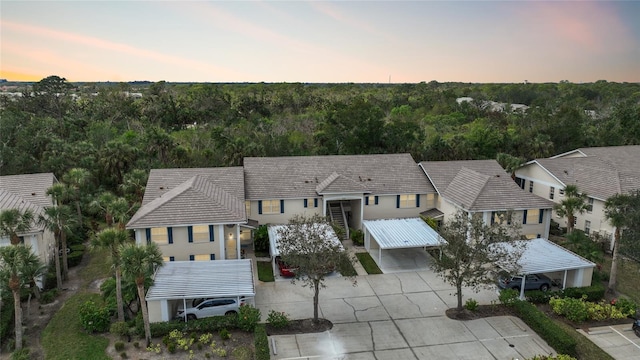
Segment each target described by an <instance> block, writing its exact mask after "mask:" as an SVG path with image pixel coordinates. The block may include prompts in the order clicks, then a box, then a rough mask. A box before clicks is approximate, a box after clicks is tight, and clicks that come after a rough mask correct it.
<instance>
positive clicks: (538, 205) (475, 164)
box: [420, 160, 553, 211]
mask: <svg viewBox="0 0 640 360" xmlns="http://www.w3.org/2000/svg"><path fill="white" fill-rule="evenodd" d="M420 165H422V167H423V168H424V169H425V172H426V173H427V175H428V176H429V178H430V179H431V180H432V181H433V182H434V185H435V187H436V189H437V190H438V191H439V193H440V195H441V196H442V197H443V198H445V199H447V200H448V201H451V202H453V203H454V204H456V205H458V206H460V207H462V208H464V209H466V210H469V211H489V210H522V209H548V208H552V207H553V203H552V202H551V201H549V200H547V199H543V198H541V197H539V196H537V195H534V194H531V193H529V192H526V191H523V190H522V189H520V187H518V185H516V183H515V182H514V181H513V180H512V179H511V176H510V175H509V174H508V173H507V172H506V171H504V169H502V167H501V166H500V164H498V162H497V161H495V160H464V161H423V162H421V163H420Z"/></svg>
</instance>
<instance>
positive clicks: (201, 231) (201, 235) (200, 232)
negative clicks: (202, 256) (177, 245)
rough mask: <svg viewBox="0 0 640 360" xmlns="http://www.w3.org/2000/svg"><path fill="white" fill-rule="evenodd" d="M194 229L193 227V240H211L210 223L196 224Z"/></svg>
mask: <svg viewBox="0 0 640 360" xmlns="http://www.w3.org/2000/svg"><path fill="white" fill-rule="evenodd" d="M192 229H193V242H205V241H209V226H208V225H194V226H193V227H192Z"/></svg>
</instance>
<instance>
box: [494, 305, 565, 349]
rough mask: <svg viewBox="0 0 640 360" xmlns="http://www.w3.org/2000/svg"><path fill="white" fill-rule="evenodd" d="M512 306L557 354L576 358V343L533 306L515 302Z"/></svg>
mask: <svg viewBox="0 0 640 360" xmlns="http://www.w3.org/2000/svg"><path fill="white" fill-rule="evenodd" d="M501 295H502V294H501ZM512 306H513V308H514V309H515V310H516V312H517V313H518V315H519V317H520V318H521V319H522V321H524V322H525V323H526V324H527V325H529V327H531V329H532V330H533V331H535V332H536V333H538V335H540V337H541V338H542V339H544V340H545V341H546V342H547V343H548V344H549V345H550V346H551V347H553V348H554V349H555V350H556V352H557V353H559V354H568V355H571V356H576V341H575V340H574V339H573V338H572V337H571V336H570V335H569V334H567V333H566V332H565V330H564V329H563V328H561V327H559V326H558V325H557V324H556V323H554V322H553V320H551V319H549V317H547V315H545V314H544V313H543V312H541V311H540V310H538V308H536V307H535V306H534V305H533V304H531V303H528V302H526V301H520V300H515V301H514V302H513V303H512Z"/></svg>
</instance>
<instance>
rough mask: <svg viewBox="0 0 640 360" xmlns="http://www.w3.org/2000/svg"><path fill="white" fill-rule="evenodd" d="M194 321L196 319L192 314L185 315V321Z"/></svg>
mask: <svg viewBox="0 0 640 360" xmlns="http://www.w3.org/2000/svg"><path fill="white" fill-rule="evenodd" d="M196 319H198V318H197V317H196V316H195V315H193V314H189V315H187V320H196Z"/></svg>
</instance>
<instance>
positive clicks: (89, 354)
mask: <svg viewBox="0 0 640 360" xmlns="http://www.w3.org/2000/svg"><path fill="white" fill-rule="evenodd" d="M89 300H92V301H95V302H97V303H100V302H101V301H102V299H101V297H100V295H98V294H88V293H78V294H76V295H74V296H72V297H70V298H69V300H67V302H65V304H64V305H63V306H62V308H61V309H60V310H59V311H58V312H57V313H56V314H55V316H54V317H53V318H52V319H51V321H50V322H49V325H47V328H46V329H45V330H44V332H43V334H42V346H43V348H44V353H45V358H46V359H47V360H58V359H59V360H70V359H73V360H75V359H78V360H84V359H87V360H89V359H90V360H94V359H95V360H101V359H105V360H108V359H110V358H109V357H108V356H107V355H106V353H105V349H106V348H107V346H108V345H109V340H108V339H106V338H103V337H101V336H99V335H89V334H87V333H86V332H85V331H84V329H83V328H82V325H81V324H80V316H79V315H78V309H79V308H80V305H81V304H83V303H85V302H86V301H89Z"/></svg>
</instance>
